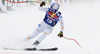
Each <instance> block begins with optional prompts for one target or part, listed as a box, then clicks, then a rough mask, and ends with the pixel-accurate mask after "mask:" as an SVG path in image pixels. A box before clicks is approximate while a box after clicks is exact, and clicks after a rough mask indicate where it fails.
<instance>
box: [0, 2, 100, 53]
mask: <svg viewBox="0 0 100 54" xmlns="http://www.w3.org/2000/svg"><path fill="white" fill-rule="evenodd" d="M99 2H100V1H97V2H81V3H80V2H77V3H71V4H64V5H63V6H62V7H61V8H60V11H61V12H62V15H63V18H64V24H65V29H64V36H65V37H68V38H74V39H76V40H77V41H78V42H79V44H80V45H81V46H82V47H83V49H81V48H80V47H79V46H78V45H77V44H76V43H75V42H74V41H72V40H66V39H64V38H60V37H57V34H58V33H59V31H60V25H59V23H58V24H57V25H56V26H55V27H54V30H53V32H52V33H51V34H50V35H48V36H47V37H46V38H45V39H44V40H43V42H42V43H41V44H40V45H39V46H37V47H38V48H48V47H58V49H59V50H58V51H45V52H43V51H35V52H33V51H23V50H14V51H13V50H4V49H3V48H2V47H7V48H13V47H14V48H17V49H19V48H23V47H32V46H31V44H32V43H33V42H34V41H35V40H36V38H38V37H36V38H34V39H32V40H30V41H26V42H23V41H22V40H23V39H24V38H25V37H26V36H27V35H29V34H30V33H32V32H33V30H34V29H35V28H36V26H37V25H38V24H39V23H40V22H41V21H42V20H43V18H44V16H45V12H42V11H39V10H38V5H36V6H30V7H13V10H12V11H7V12H6V13H0V54H100V52H99V50H100V42H99V41H100V39H99V36H100V34H99V33H100V15H99V14H100V4H99Z"/></svg>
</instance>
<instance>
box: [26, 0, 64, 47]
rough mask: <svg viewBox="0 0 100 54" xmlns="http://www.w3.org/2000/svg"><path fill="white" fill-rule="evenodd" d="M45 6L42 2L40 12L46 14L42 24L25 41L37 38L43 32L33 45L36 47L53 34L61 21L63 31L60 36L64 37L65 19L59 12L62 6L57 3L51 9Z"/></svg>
mask: <svg viewBox="0 0 100 54" xmlns="http://www.w3.org/2000/svg"><path fill="white" fill-rule="evenodd" d="M43 6H45V2H44V1H42V2H41V4H40V7H39V10H41V11H45V12H46V14H45V17H44V19H43V21H42V22H41V23H40V24H38V26H37V27H36V29H35V30H34V31H33V33H32V34H30V35H28V36H27V37H26V39H25V40H30V39H32V38H35V37H36V36H37V35H38V34H40V33H41V32H43V33H42V35H41V36H40V37H39V38H38V39H37V40H36V41H35V42H34V43H33V45H35V46H37V45H38V44H40V43H41V42H42V40H43V39H44V38H45V37H46V36H47V35H49V34H50V33H51V32H52V30H53V27H54V26H55V25H56V24H57V23H58V22H59V21H60V24H61V31H60V33H59V34H58V36H59V37H63V30H64V24H63V18H62V16H61V12H59V11H58V9H59V7H60V6H59V5H58V4H57V3H53V4H52V5H51V7H50V8H46V7H43Z"/></svg>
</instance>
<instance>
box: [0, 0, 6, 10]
mask: <svg viewBox="0 0 100 54" xmlns="http://www.w3.org/2000/svg"><path fill="white" fill-rule="evenodd" d="M6 8H7V5H6V3H5V0H0V9H1V10H2V11H6Z"/></svg>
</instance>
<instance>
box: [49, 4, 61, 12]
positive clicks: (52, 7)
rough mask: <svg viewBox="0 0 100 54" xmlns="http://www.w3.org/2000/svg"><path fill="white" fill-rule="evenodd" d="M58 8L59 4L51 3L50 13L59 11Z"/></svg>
mask: <svg viewBox="0 0 100 54" xmlns="http://www.w3.org/2000/svg"><path fill="white" fill-rule="evenodd" d="M59 7H60V6H59V4H57V3H53V4H52V5H51V7H50V9H51V10H52V11H54V12H57V11H58V9H59Z"/></svg>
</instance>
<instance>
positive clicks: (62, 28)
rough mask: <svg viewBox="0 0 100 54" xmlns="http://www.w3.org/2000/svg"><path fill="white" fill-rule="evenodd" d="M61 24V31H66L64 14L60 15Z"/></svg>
mask: <svg viewBox="0 0 100 54" xmlns="http://www.w3.org/2000/svg"><path fill="white" fill-rule="evenodd" d="M60 26H61V31H62V32H63V31H64V22H63V18H62V16H60Z"/></svg>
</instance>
